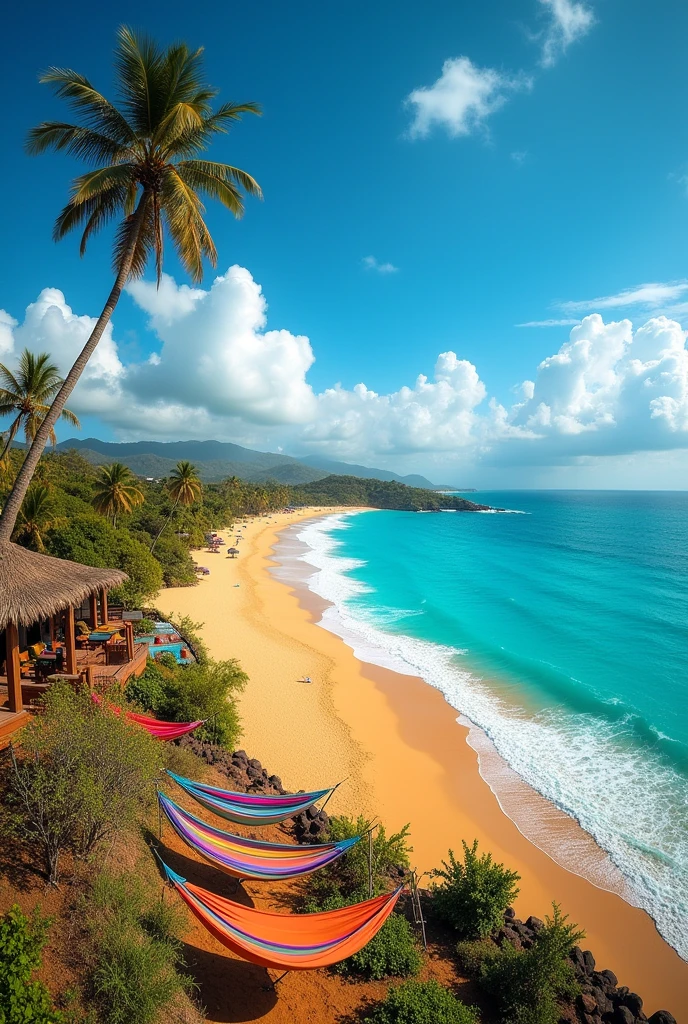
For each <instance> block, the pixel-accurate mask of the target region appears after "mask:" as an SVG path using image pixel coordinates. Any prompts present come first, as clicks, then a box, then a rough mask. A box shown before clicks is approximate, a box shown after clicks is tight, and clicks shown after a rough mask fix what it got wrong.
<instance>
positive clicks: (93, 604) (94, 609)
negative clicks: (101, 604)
mask: <svg viewBox="0 0 688 1024" xmlns="http://www.w3.org/2000/svg"><path fill="white" fill-rule="evenodd" d="M88 603H89V605H90V609H91V626H92V627H93V629H98V596H97V594H91V596H90V597H89V599H88Z"/></svg>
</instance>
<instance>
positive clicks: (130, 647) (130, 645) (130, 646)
mask: <svg viewBox="0 0 688 1024" xmlns="http://www.w3.org/2000/svg"><path fill="white" fill-rule="evenodd" d="M124 633H125V635H126V638H127V661H133V660H134V627H133V626H132V624H131V622H125V623H124Z"/></svg>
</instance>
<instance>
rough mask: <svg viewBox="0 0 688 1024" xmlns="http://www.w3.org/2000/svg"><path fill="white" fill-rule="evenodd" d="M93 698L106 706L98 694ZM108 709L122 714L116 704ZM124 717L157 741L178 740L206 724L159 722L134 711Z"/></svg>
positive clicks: (199, 722)
mask: <svg viewBox="0 0 688 1024" xmlns="http://www.w3.org/2000/svg"><path fill="white" fill-rule="evenodd" d="M92 696H93V699H94V701H95V702H96V704H100V705H101V706H103V707H104V706H105V703H104V701H103V699H102V698H101V697H99V696H98V694H97V693H94V694H93V695H92ZM107 707H109V708H110V710H111V711H114V712H115V714H117V715H121V714H122V709H121V708H119V707H117V705H116V704H108V705H107ZM124 717H125V718H126V719H127V721H128V722H135V723H136V725H140V726H141V727H142V728H143V729H145V730H146V732H149V733H150V734H151V736H154V737H155V738H156V740H176V739H179V737H180V736H185V735H186V734H187V732H193V731H194V729H198V727H199V725H203V724H204V721H203V720H201V721H198V722H159V721H158V719H157V718H149V717H148V716H147V715H137V714H135V713H134V712H133V711H125V712H124Z"/></svg>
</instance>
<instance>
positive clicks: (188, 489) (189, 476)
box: [150, 462, 201, 551]
mask: <svg viewBox="0 0 688 1024" xmlns="http://www.w3.org/2000/svg"><path fill="white" fill-rule="evenodd" d="M167 493H168V494H169V496H170V497H171V498H172V500H173V502H174V504H173V506H172V509H171V511H170V514H169V515H168V517H167V519H166V520H165V522H164V523H163V525H162V527H161V529H160V532H159V533H158V535H157V537H156V538H155V540H154V541H153V543H152V544H151V548H150V549H151V551H153V549H154V548H155V545H156V544H157V543H158V541H159V540H160V536H161V534H162V531H163V530H164V529H165V527H166V526H167V524H168V523H169V521H170V519H171V518H172V516H173V515H174V513H175V511H176V508H177V505H193V503H194V501H196V499H197V498H198V497H199V496H200V493H201V481H200V480H199V479H198V474H197V472H196V467H195V466H194V465H192V464H191V463H190V462H178V463H177V465H176V466H175V468H174V469H173V470H172V472H171V473H170V479H169V482H168V484H167Z"/></svg>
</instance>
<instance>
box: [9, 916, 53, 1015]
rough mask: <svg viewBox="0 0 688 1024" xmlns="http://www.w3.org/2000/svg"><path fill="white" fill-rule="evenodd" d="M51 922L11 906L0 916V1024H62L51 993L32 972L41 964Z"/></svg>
mask: <svg viewBox="0 0 688 1024" xmlns="http://www.w3.org/2000/svg"><path fill="white" fill-rule="evenodd" d="M49 925H50V921H49V920H48V919H46V918H45V917H43V915H42V914H41V912H40V910H39V909H38V908H36V909H35V910H34V912H33V914H32V915H31V917H27V915H26V914H23V913H22V911H21V908H20V907H19V906H17V904H14V905H13V906H11V907H10V908H9V910H8V911H7V912H6V913H5V914H3V915H2V917H0V1024H61V1022H62V1020H63V1018H62V1014H60V1013H58V1012H57V1011H56V1010H55V1009H54V1007H53V1003H52V999H51V998H50V993H49V991H48V989H47V988H46V986H45V984H44V983H43V982H42V981H39V980H37V979H36V978H34V973H35V972H36V971H37V970H38V969H39V968H40V966H41V963H42V952H43V948H44V946H45V944H46V942H47V941H48V927H49Z"/></svg>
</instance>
